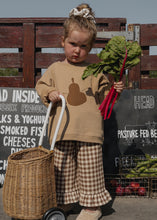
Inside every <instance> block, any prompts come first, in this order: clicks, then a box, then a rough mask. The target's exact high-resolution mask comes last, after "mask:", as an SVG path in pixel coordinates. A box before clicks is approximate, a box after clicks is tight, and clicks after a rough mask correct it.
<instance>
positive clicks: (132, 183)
mask: <svg viewBox="0 0 157 220" xmlns="http://www.w3.org/2000/svg"><path fill="white" fill-rule="evenodd" d="M139 187H140V184H139V183H137V182H131V183H130V188H131V189H132V191H133V192H136V191H137V190H138V188H139Z"/></svg>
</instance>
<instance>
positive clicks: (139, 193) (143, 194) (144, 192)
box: [138, 187, 146, 196]
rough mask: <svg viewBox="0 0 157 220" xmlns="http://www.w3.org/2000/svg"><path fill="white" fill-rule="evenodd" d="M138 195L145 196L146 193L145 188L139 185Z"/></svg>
mask: <svg viewBox="0 0 157 220" xmlns="http://www.w3.org/2000/svg"><path fill="white" fill-rule="evenodd" d="M138 195H139V196H145V195H146V188H145V187H140V188H139V189H138Z"/></svg>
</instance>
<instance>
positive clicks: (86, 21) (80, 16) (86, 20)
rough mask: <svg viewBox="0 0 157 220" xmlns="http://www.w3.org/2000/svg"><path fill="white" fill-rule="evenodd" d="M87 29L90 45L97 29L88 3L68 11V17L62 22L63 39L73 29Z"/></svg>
mask: <svg viewBox="0 0 157 220" xmlns="http://www.w3.org/2000/svg"><path fill="white" fill-rule="evenodd" d="M74 29H75V30H87V31H88V32H89V34H90V39H89V41H90V45H91V47H92V45H93V43H94V41H95V39H96V35H97V29H96V25H95V17H94V12H93V11H92V9H91V7H90V6H89V5H88V4H81V5H79V6H78V7H76V8H73V9H72V10H71V11H70V14H69V18H68V19H66V20H65V22H64V39H66V38H67V37H68V35H69V33H70V32H71V31H73V30H74Z"/></svg>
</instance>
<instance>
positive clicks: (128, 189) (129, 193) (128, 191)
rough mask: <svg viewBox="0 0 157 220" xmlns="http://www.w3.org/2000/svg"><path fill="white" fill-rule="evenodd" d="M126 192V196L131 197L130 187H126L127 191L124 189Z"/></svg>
mask: <svg viewBox="0 0 157 220" xmlns="http://www.w3.org/2000/svg"><path fill="white" fill-rule="evenodd" d="M124 192H125V194H126V195H131V189H130V186H126V187H125V189H124Z"/></svg>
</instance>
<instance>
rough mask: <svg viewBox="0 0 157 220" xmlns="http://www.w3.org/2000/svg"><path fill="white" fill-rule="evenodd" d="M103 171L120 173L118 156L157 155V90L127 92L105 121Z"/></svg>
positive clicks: (124, 92) (125, 91)
mask: <svg viewBox="0 0 157 220" xmlns="http://www.w3.org/2000/svg"><path fill="white" fill-rule="evenodd" d="M104 137H105V138H104V146H103V152H104V155H103V156H104V169H105V172H106V173H113V172H118V164H119V156H121V155H123V156H124V157H126V158H127V155H144V154H145V153H147V154H150V155H152V156H154V155H157V90H138V89H137V90H124V91H123V93H122V94H121V96H120V99H119V100H118V102H117V103H116V104H115V106H114V110H113V113H112V116H111V118H110V119H109V120H105V121H104Z"/></svg>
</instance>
